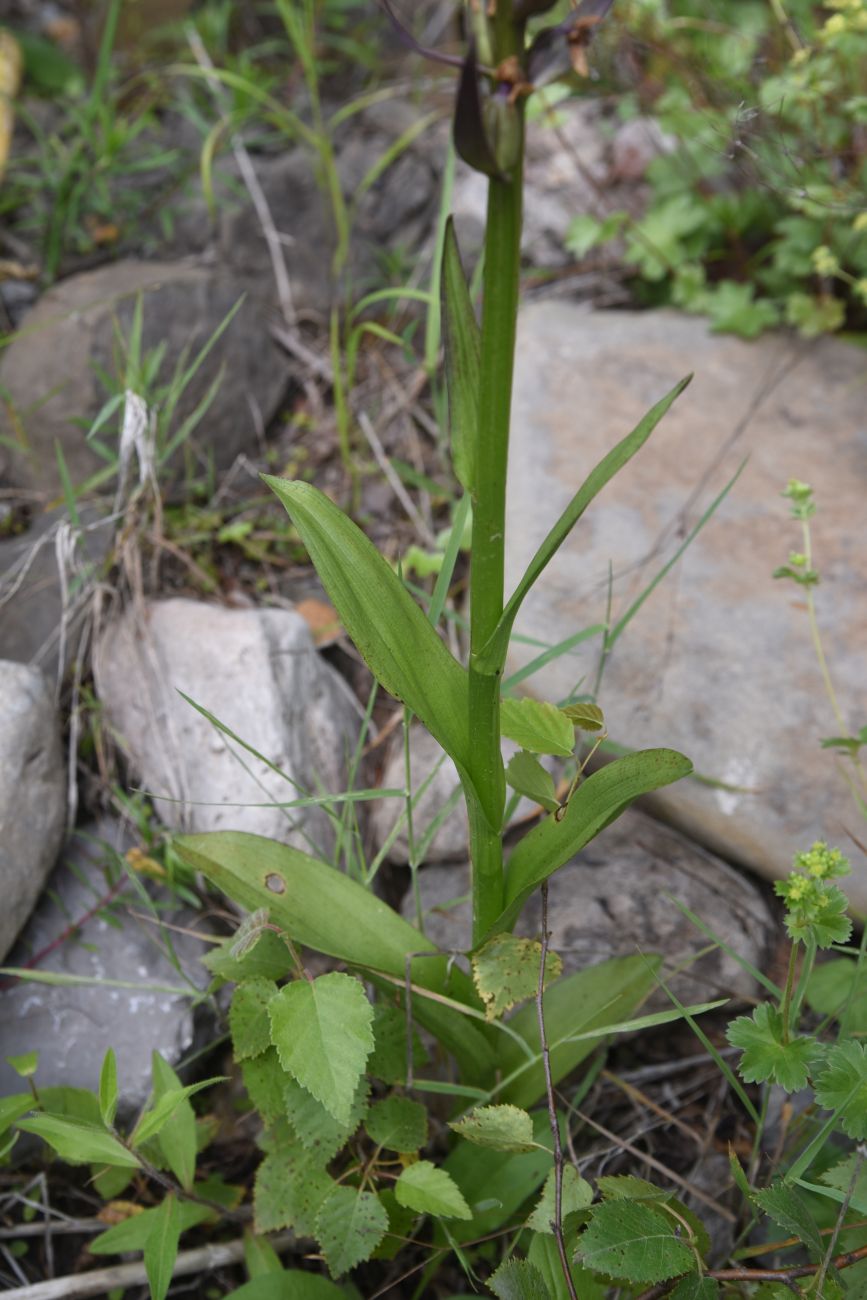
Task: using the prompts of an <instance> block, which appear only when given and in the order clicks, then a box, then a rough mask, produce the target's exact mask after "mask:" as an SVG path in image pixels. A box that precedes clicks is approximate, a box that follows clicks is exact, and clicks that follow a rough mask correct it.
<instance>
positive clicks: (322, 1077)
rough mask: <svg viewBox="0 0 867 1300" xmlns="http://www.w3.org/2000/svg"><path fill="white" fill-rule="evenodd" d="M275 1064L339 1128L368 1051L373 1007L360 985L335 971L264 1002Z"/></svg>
mask: <svg viewBox="0 0 867 1300" xmlns="http://www.w3.org/2000/svg"><path fill="white" fill-rule="evenodd" d="M268 1015H269V1017H270V1020H271V1039H272V1042H273V1044H274V1046H275V1047H276V1048H277V1054H278V1055H279V1057H280V1064H281V1065H282V1066H283V1069H284V1070H287V1071H288V1072H289V1074H291V1075H292V1076H293V1078H295V1079H297V1081H298V1082H299V1083H300V1084H301V1086H302V1087H303V1088H306V1089H307V1091H308V1092H310V1093H312V1095H313V1096H314V1097H315V1098H316V1100H317V1101H319V1102H321V1104H322V1105H323V1106H324V1107H325V1109H326V1110H327V1111H328V1112H329V1113H330V1114H331V1115H333V1116H334V1118H335V1119H336V1120H337V1121H338V1123H340V1124H347V1123H348V1122H349V1119H350V1115H351V1114H352V1105H353V1101H354V1098H355V1092H356V1089H357V1087H358V1081H359V1079H360V1078H361V1075H362V1073H363V1072H364V1067H365V1064H366V1062H367V1058H368V1056H369V1055H370V1053H371V1052H372V1051H373V1028H372V1026H373V1007H372V1006H371V1005H370V1002H369V1000H368V998H367V995H366V994H365V992H364V986H363V985H362V983H361V980H359V979H356V978H355V977H354V976H352V975H344V974H342V973H341V972H340V971H332V972H331V973H330V974H328V975H320V976H319V978H318V979H315V980H305V979H299V980H295V981H294V982H293V983H292V984H287V985H286V986H285V987H284V988H282V989H280V991H279V992H278V993H277V994H276V995H275V996H274V997H273V998H272V999H271V1001H270V1002H269V1003H268Z"/></svg>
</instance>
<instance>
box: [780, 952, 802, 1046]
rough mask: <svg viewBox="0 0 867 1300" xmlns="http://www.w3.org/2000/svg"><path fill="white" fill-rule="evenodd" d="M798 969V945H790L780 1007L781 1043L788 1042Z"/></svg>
mask: <svg viewBox="0 0 867 1300" xmlns="http://www.w3.org/2000/svg"><path fill="white" fill-rule="evenodd" d="M797 969H798V945H797V944H796V943H793V944H792V947H791V949H790V951H789V969H788V972H787V974H786V988H785V991H784V993H783V1003H782V1006H781V1007H780V1014H781V1015H782V1020H783V1043H784V1044H786V1043H788V1041H789V1027H790V1026H789V1022H790V1020H791V1018H792V993H793V991H794V988H795V972H796V970H797Z"/></svg>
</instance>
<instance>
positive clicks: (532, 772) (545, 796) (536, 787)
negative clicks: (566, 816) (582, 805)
mask: <svg viewBox="0 0 867 1300" xmlns="http://www.w3.org/2000/svg"><path fill="white" fill-rule="evenodd" d="M506 780H507V781H508V783H509V785H510V786H511V787H512V789H513V790H516V791H517V792H518V794H522V795H525V796H526V798H527V799H532V800H533V802H534V803H537V804H539V805H540V807H542V808H545V809H546V810H547V811H548V812H556V810H557V809H558V808H559V807H560V801H559V800H558V798H557V796H556V794H555V791H554V778H553V777H552V775H551V773H550V772H548V771H547V770H546V769H545V768H544V767H543V766H542V764H541V763H540V762H539V760H538V758H536V757H535V755H534V754H531V753H529V752H528V751H527V750H526V749H519V750H518V752H517V754H515V755H513V757H512V758H511V759H510V760H509V762H508V764H507V765H506Z"/></svg>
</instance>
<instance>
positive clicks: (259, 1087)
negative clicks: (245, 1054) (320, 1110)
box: [241, 1047, 290, 1124]
mask: <svg viewBox="0 0 867 1300" xmlns="http://www.w3.org/2000/svg"><path fill="white" fill-rule="evenodd" d="M241 1077H242V1079H243V1080H244V1087H245V1088H246V1089H247V1092H248V1094H249V1097H250V1100H251V1101H252V1103H253V1105H254V1106H255V1107H256V1109H257V1110H258V1112H259V1114H260V1115H261V1116H262V1118H263V1119H264V1120H265V1121H266V1123H269V1124H273V1123H274V1122H275V1120H278V1119H281V1118H282V1117H283V1116H284V1115H285V1114H286V1101H285V1097H284V1089H285V1087H286V1082H287V1080H288V1079H289V1077H290V1076H289V1075H287V1073H286V1071H285V1070H284V1069H283V1066H282V1065H281V1064H280V1058H279V1056H278V1055H277V1049H276V1048H274V1047H271V1048H269V1049H268V1051H267V1052H263V1053H262V1055H261V1056H257V1057H255V1058H254V1059H253V1060H252V1061H244V1063H243V1064H242V1066H241Z"/></svg>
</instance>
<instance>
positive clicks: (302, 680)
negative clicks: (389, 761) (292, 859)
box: [94, 600, 359, 857]
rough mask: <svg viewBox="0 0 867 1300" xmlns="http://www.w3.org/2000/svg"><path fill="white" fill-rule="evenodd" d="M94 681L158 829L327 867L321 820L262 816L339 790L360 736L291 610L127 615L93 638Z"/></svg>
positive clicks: (160, 604)
mask: <svg viewBox="0 0 867 1300" xmlns="http://www.w3.org/2000/svg"><path fill="white" fill-rule="evenodd" d="M94 677H95V681H96V690H97V695H98V696H99V699H100V701H101V703H102V706H103V709H104V716H105V720H106V722H107V724H108V726H109V727H110V728H111V729H112V731H113V732H114V734H115V736H116V737H117V739H118V740H119V742H120V744H121V745H122V747H123V749H124V750H125V752H126V754H127V755H128V758H129V762H130V765H131V767H132V769H133V771H134V772H135V774H136V779H137V780H139V781H140V782H141V783H142V784H143V786H144V787H145V789H146V790H148V791H149V792H151V793H152V794H153V795H154V796H155V797H156V808H157V811H158V812H159V815H160V817H161V818H162V819H163V821H164V822H165V823H166V824H167V825H168V826H171V827H174V828H177V829H188V830H191V831H197V832H199V831H211V830H246V831H253V832H255V833H257V834H259V835H269V836H272V837H274V838H276V839H279V840H283V841H284V842H286V843H289V844H294V845H295V846H296V847H298V848H303V849H306V850H307V851H309V852H314V853H315V852H321V853H324V855H325V856H326V857H330V854H331V851H332V848H333V845H334V830H333V827H332V824H331V822H330V821H329V818H328V816H327V814H326V813H325V811H324V810H322V809H321V808H304V809H294V810H291V809H281V808H279V807H276V806H274V805H275V803H276V802H282V803H284V804H285V803H287V802H290V801H292V800H295V799H298V798H300V797H302V796H304V795H309V794H318V793H326V792H330V793H332V794H335V793H338V792H339V791H341V790H343V789H345V786H346V780H347V777H346V759H347V755H348V753H350V752H351V750H352V747H353V745H354V743H355V737H356V735H357V732H358V726H359V723H358V718H357V715H356V711H355V710H356V707H357V706H356V705H355V703H354V701H353V699H352V698H351V697H350V694H349V690H348V688H347V687H346V685H345V684H344V682H343V681H342V679H341V678H340V677H339V676H338V674H337V673H336V672H335V671H334V669H332V668H331V667H330V666H329V665H328V664H327V663H325V662H324V661H323V660H321V659H320V658H319V656H318V654H317V652H316V650H315V649H314V646H313V641H312V638H311V635H310V631H309V629H308V626H307V624H306V623H305V622H304V620H303V618H301V616H300V615H299V614H296V613H295V612H294V611H292V610H278V609H259V610H237V609H224V608H221V607H220V606H217V605H207V604H202V603H199V602H197V601H191V600H167V601H155V602H153V603H151V604H148V605H146V606H145V607H144V609H143V610H142V611H141V612H139V611H137V610H136V609H134V608H130V609H128V610H127V611H126V613H125V614H124V616H123V617H122V618H121V619H120V620H119V621H117V622H115V623H112V624H110V625H109V626H108V627H107V628H106V629H105V630H104V631H103V632H102V634H101V636H100V637H99V639H98V641H97V644H96V646H95V649H94ZM181 691H183V692H184V693H185V694H187V695H188V696H190V697H191V698H192V699H193V700H195V701H196V703H197V704H199V705H200V706H201V707H202V708H204V709H207V710H209V712H210V713H212V714H213V715H214V716H215V717H216V718H218V719H219V720H220V722H222V723H223V724H224V725H225V726H226V727H228V728H229V729H230V730H231V731H233V732H234V733H235V735H237V736H239V737H240V738H241V739H242V740H243V741H245V742H246V743H247V744H248V745H250V746H251V747H252V748H253V749H254V750H256V751H257V752H258V754H260V755H261V756H262V757H261V758H257V757H256V756H255V755H253V754H251V753H249V752H246V751H245V750H244V749H243V748H242V746H241V745H240V744H237V743H236V742H235V741H233V740H231V739H229V738H228V737H227V736H226V735H224V734H222V733H221V732H220V731H218V730H217V729H216V728H215V727H213V726H212V724H211V723H210V722H208V721H207V719H206V718H204V717H203V716H202V715H201V713H199V712H197V711H196V710H195V709H194V708H193V707H192V706H191V705H190V704H188V703H187V701H186V700H184V699H183V697H182V696H181V695H180V694H179V692H181ZM266 760H267V761H266ZM271 765H273V766H274V767H276V768H279V769H280V772H282V773H283V774H284V775H283V776H282V777H281V776H280V775H278V774H277V773H275V772H274V771H273V768H272V766H271ZM169 800H176V801H178V802H169ZM257 804H258V805H264V806H259V807H257V806H255V805H257Z"/></svg>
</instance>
